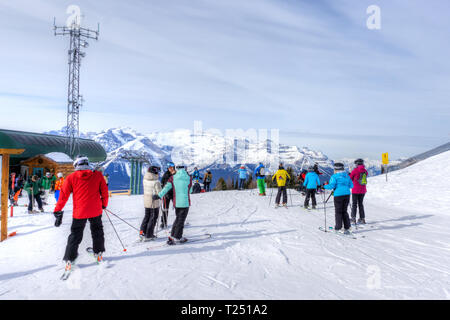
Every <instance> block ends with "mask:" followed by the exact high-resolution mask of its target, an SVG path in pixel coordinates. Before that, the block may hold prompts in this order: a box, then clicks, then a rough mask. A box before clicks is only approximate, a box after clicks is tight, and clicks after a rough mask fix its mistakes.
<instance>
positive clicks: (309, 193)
mask: <svg viewBox="0 0 450 320" xmlns="http://www.w3.org/2000/svg"><path fill="white" fill-rule="evenodd" d="M303 186H304V187H306V196H305V203H304V204H303V206H304V207H305V208H306V209H308V206H309V199H310V198H311V199H312V208H313V209H315V208H316V205H317V202H316V190H317V186H320V179H319V176H318V175H317V173H315V172H314V167H313V166H310V167H309V168H308V173H307V174H306V176H305V181H304V182H303Z"/></svg>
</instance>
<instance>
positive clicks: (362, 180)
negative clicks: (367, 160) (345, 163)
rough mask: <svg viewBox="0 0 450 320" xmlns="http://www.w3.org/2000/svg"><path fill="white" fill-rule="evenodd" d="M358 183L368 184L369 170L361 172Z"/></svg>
mask: <svg viewBox="0 0 450 320" xmlns="http://www.w3.org/2000/svg"><path fill="white" fill-rule="evenodd" d="M358 183H359V184H360V185H362V186H365V185H367V172H361V173H360V174H359V179H358Z"/></svg>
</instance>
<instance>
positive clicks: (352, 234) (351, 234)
mask: <svg viewBox="0 0 450 320" xmlns="http://www.w3.org/2000/svg"><path fill="white" fill-rule="evenodd" d="M319 230H320V231H323V232H325V233H331V234H335V235H337V236H341V237H346V238H350V239H358V237H357V236H355V234H354V233H353V232H351V231H349V233H348V234H345V233H343V232H341V231H336V230H335V229H334V228H333V227H328V229H325V228H324V227H319ZM365 237H366V236H361V238H365Z"/></svg>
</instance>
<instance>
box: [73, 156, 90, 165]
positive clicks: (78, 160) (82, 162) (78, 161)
mask: <svg viewBox="0 0 450 320" xmlns="http://www.w3.org/2000/svg"><path fill="white" fill-rule="evenodd" d="M83 165H86V166H88V165H89V159H88V157H86V156H81V155H80V156H77V158H76V159H75V161H74V162H73V166H74V167H78V166H83Z"/></svg>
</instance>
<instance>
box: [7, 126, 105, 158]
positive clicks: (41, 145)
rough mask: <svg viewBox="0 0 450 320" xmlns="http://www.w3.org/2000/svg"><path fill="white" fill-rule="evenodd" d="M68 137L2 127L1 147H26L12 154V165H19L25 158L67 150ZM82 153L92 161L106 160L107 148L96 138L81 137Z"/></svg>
mask: <svg viewBox="0 0 450 320" xmlns="http://www.w3.org/2000/svg"><path fill="white" fill-rule="evenodd" d="M67 140H68V138H66V137H63V136H57V135H51V134H43V133H34V132H24V131H15V130H4V129H0V149H25V152H23V153H22V154H19V155H11V160H10V166H17V165H19V163H20V162H21V161H23V160H26V159H29V158H31V157H34V156H36V155H40V154H47V153H51V152H61V153H65V151H66V142H67ZM79 144H80V154H82V155H85V156H87V157H88V158H89V160H90V161H91V162H101V161H105V160H106V151H105V149H104V148H103V147H102V146H101V145H100V144H99V143H97V142H95V141H94V140H89V139H79Z"/></svg>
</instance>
